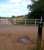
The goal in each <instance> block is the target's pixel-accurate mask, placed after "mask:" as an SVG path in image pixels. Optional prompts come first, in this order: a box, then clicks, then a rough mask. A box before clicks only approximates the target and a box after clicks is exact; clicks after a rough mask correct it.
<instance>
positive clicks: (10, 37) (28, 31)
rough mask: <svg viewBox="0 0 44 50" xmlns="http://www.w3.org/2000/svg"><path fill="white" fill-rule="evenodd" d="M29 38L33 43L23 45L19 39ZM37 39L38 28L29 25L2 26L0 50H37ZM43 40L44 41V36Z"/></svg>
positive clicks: (0, 27)
mask: <svg viewBox="0 0 44 50" xmlns="http://www.w3.org/2000/svg"><path fill="white" fill-rule="evenodd" d="M43 33H44V28H43ZM21 36H28V37H30V39H32V41H33V43H30V44H26V45H24V44H22V43H18V42H17V38H18V37H21ZM36 39H37V27H35V26H34V25H33V26H27V25H0V50H29V49H30V48H31V50H32V48H35V46H36V44H34V41H36ZM42 39H43V40H44V34H43V37H42Z"/></svg>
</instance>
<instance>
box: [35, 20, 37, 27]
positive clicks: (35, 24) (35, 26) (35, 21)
mask: <svg viewBox="0 0 44 50" xmlns="http://www.w3.org/2000/svg"><path fill="white" fill-rule="evenodd" d="M36 21H37V20H36V19H35V28H36Z"/></svg>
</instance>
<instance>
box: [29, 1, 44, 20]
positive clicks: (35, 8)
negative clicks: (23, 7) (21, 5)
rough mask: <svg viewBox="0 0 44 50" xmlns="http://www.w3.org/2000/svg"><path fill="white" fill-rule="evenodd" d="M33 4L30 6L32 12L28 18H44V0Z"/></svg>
mask: <svg viewBox="0 0 44 50" xmlns="http://www.w3.org/2000/svg"><path fill="white" fill-rule="evenodd" d="M32 2H33V4H32V5H28V8H29V10H31V13H28V18H30V17H31V18H32V19H33V18H37V19H39V18H40V17H41V16H43V18H44V0H38V1H34V0H32Z"/></svg>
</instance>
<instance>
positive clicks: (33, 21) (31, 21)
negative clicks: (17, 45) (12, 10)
mask: <svg viewBox="0 0 44 50" xmlns="http://www.w3.org/2000/svg"><path fill="white" fill-rule="evenodd" d="M38 23H40V19H0V24H25V25H26V24H35V25H36V24H38ZM43 23H44V22H43Z"/></svg>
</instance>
